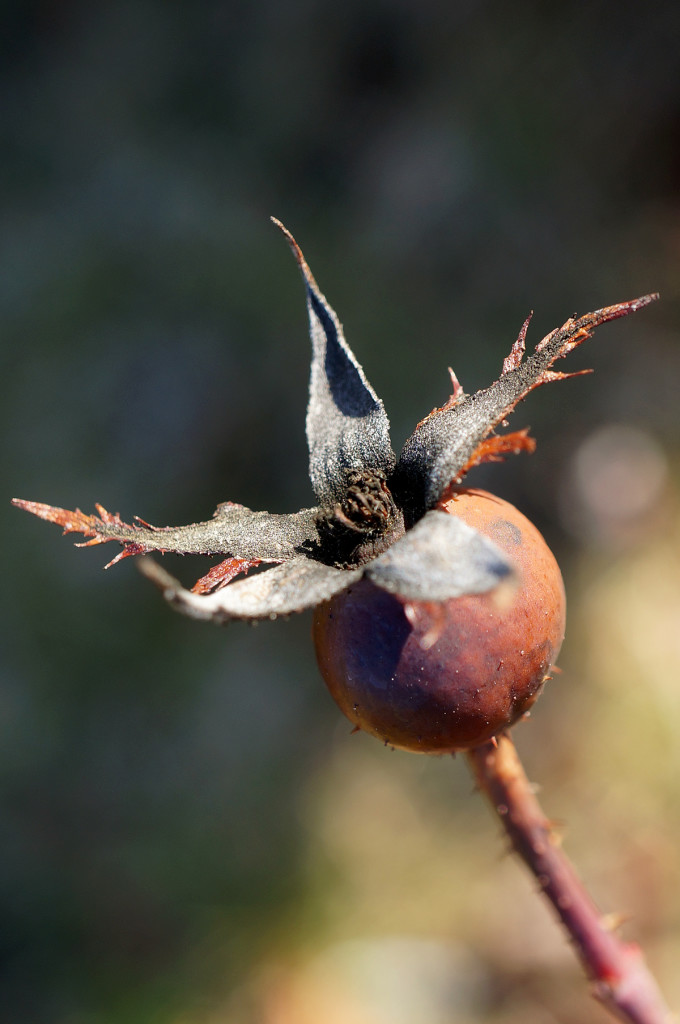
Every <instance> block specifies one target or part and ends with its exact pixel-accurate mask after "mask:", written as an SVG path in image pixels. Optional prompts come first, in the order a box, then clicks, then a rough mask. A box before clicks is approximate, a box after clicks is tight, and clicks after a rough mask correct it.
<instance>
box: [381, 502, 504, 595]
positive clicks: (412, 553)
mask: <svg viewBox="0 0 680 1024" xmlns="http://www.w3.org/2000/svg"><path fill="white" fill-rule="evenodd" d="M366 576H367V577H368V579H370V580H371V582H372V583H375V584H376V585H377V586H379V587H382V589H383V590H387V591H389V592H390V593H391V594H396V595H398V596H399V597H401V598H403V599H404V600H405V601H408V602H411V601H425V602H428V601H447V600H449V599H450V598H453V597H462V596H463V595H464V594H483V593H486V592H487V591H490V590H494V589H495V588H496V587H498V586H499V585H500V584H501V583H504V582H510V581H511V579H512V576H513V569H512V567H511V565H510V563H509V562H508V560H507V559H506V558H505V555H504V554H503V553H502V551H501V550H500V548H498V547H497V546H496V545H495V544H493V543H492V542H491V541H490V540H488V538H486V537H483V536H482V534H481V533H479V532H478V531H477V530H474V529H472V527H470V526H468V525H467V524H466V523H464V522H463V521H462V520H461V519H457V518H456V517H455V516H451V515H448V514H447V513H446V512H440V511H438V510H433V511H431V512H428V513H427V514H426V515H425V516H424V517H423V518H422V519H421V520H420V521H419V522H417V523H416V525H415V526H414V527H413V529H412V530H409V531H408V533H406V534H405V535H404V536H403V537H402V538H401V539H400V540H398V541H396V542H395V543H394V544H393V545H392V546H391V547H389V548H388V549H387V551H384V552H383V554H381V555H379V556H378V557H377V558H375V559H374V560H373V561H372V562H370V563H369V565H368V566H367V567H366Z"/></svg>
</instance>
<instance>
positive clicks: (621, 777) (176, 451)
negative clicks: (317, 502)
mask: <svg viewBox="0 0 680 1024" xmlns="http://www.w3.org/2000/svg"><path fill="white" fill-rule="evenodd" d="M679 29H680V15H679V14H678V11H677V5H676V4H671V3H670V2H663V3H661V4H658V5H655V7H654V9H653V11H652V9H648V8H645V7H642V6H640V5H628V6H627V7H626V6H625V5H623V6H622V5H614V4H604V3H597V2H596V3H592V4H589V5H559V4H558V5H554V4H552V5H551V4H548V5H545V4H539V3H536V4H531V3H519V4H513V5H508V4H503V3H500V2H491V3H482V2H481V0H477V2H474V0H472V2H465V3H453V4H440V3H435V2H433V0H421V2H420V3H419V4H417V5H416V4H408V3H404V2H398V3H392V4H388V3H377V2H374V0H369V2H368V3H367V2H361V3H359V2H348V3H343V4H337V3H331V2H330V0H319V2H316V3H310V2H305V0H286V3H278V2H276V3H275V2H271V0H265V2H262V3H259V4H256V5H248V4H239V3H210V2H207V3H203V4H190V3H174V4H167V3H163V2H161V0H140V2H131V0H130V2H123V3H116V4H101V5H100V4H86V3H84V2H81V0H71V2H69V0H66V2H61V3H54V2H48V0H43V2H38V0H36V2H29V3H26V2H18V0H14V2H11V0H9V2H7V3H5V4H4V5H3V7H2V31H1V32H0V48H1V49H2V61H1V62H0V83H1V90H2V91H1V98H2V102H1V103H0V138H1V140H2V154H3V156H2V161H1V163H0V183H1V188H2V200H3V215H2V220H1V224H2V226H1V228H0V246H1V247H2V255H3V260H2V264H3V271H2V275H1V276H0V312H1V314H2V329H3V338H4V341H3V349H2V363H3V374H2V379H3V385H4V394H3V401H2V416H3V419H4V430H3V440H4V445H3V447H2V477H3V480H4V481H5V482H6V484H7V488H6V501H5V510H6V515H5V517H4V518H3V524H4V536H5V545H4V550H5V566H6V568H5V586H4V587H3V593H4V599H5V600H4V614H3V618H2V621H3V632H4V640H3V648H4V652H5V657H4V667H3V675H2V681H1V689H0V751H1V753H0V795H1V797H2V805H3V809H2V814H1V816H0V914H1V916H2V920H3V928H2V937H1V940H0V942H1V945H2V948H1V950H0V954H1V958H2V960H1V971H2V974H1V977H0V1004H1V1005H2V1007H3V1010H2V1015H3V1020H7V1021H8V1022H19V1021H21V1022H22V1024H23V1022H25V1021H27V1020H30V1021H32V1022H36V1024H41V1022H48V1021H49V1022H58V1024H81V1022H85V1021H87V1022H97V1024H100V1022H101V1024H119V1022H120V1024H122V1022H125V1024H127V1022H131V1021H132V1022H134V1021H140V1022H144V1024H146V1022H149V1021H159V1022H178V1024H179V1022H181V1024H218V1022H219V1024H251V1022H256V1021H257V1022H264V1024H307V1022H308V1021H309V1022H312V1021H313V1022H316V1021H319V1020H323V1021H324V1022H325V1024H350V1022H351V1024H383V1022H386V1021H389V1022H390V1024H420V1022H421V1021H423V1020H427V1021H428V1022H429V1024H439V1022H440V1021H441V1022H444V1021H446V1022H447V1024H454V1022H458V1021H460V1022H466V1024H474V1022H481V1021H494V1022H497V1024H520V1022H521V1024H544V1022H545V1024H547V1022H549V1021H550V1022H552V1021H557V1020H559V1021H560V1022H561V1024H569V1022H577V1021H578V1022H579V1024H584V1022H586V1021H590V1020H592V1021H596V1020H600V1019H601V1017H602V1015H601V1011H599V1010H598V1008H597V1007H595V1006H594V1005H592V1006H591V1005H590V1004H589V1002H588V999H587V996H586V994H585V985H584V983H583V981H582V979H581V976H580V973H579V969H578V967H577V966H576V964H575V963H574V961H573V958H572V954H571V951H570V950H569V949H568V947H567V945H566V943H565V942H564V940H563V939H562V936H561V935H560V934H559V933H558V931H557V928H556V927H555V925H554V923H553V922H552V920H551V919H550V916H549V914H548V912H547V911H546V910H545V908H544V907H542V906H541V905H540V904H539V901H538V899H537V898H536V897H535V896H534V894H533V892H532V888H531V885H530V884H528V883H527V880H526V879H525V878H524V877H523V874H522V869H521V867H520V866H519V865H518V864H516V863H515V862H514V861H513V860H512V859H510V858H507V857H506V858H505V859H504V858H503V857H502V856H501V846H500V844H499V840H498V835H497V830H496V827H495V826H494V824H493V822H492V821H491V819H490V817H489V815H488V813H487V810H486V808H485V807H484V806H483V805H482V803H481V801H480V800H479V799H477V798H476V797H475V796H474V795H473V794H472V793H471V791H470V790H471V786H470V783H469V778H468V775H467V772H466V769H465V766H464V765H463V764H462V763H460V764H459V763H452V762H451V761H450V759H448V758H446V759H441V760H437V759H425V758H418V757H415V756H412V755H407V754H402V753H396V752H390V751H387V750H385V749H383V748H381V747H380V746H379V745H378V744H377V743H375V741H373V740H371V739H369V738H367V737H364V736H350V735H349V728H348V726H347V725H346V723H344V721H341V720H339V718H338V715H337V712H336V711H335V709H334V707H333V706H332V705H331V702H330V700H329V698H328V697H327V696H326V694H325V693H324V691H323V688H322V684H321V683H320V681H319V679H318V676H317V673H316V668H315V666H314V663H313V655H312V651H311V645H310V643H309V637H308V633H309V622H308V620H307V619H306V618H305V617H301V618H300V619H294V620H291V621H289V622H287V623H273V624H267V625H264V626H261V627H259V628H258V629H257V630H249V629H248V628H246V627H243V626H239V625H234V626H231V627H230V628H229V629H227V630H216V629H210V628H207V627H202V626H201V625H199V624H195V623H191V622H185V621H182V620H180V619H179V618H177V617H175V616H173V615H172V613H171V612H170V611H169V610H168V609H167V608H166V607H164V606H163V605H162V603H161V601H160V600H159V598H158V596H157V595H156V594H155V593H153V592H151V591H150V590H149V589H147V587H146V585H145V584H144V582H143V581H142V580H141V579H140V578H139V577H138V576H137V574H136V573H135V571H134V568H133V567H132V566H131V565H129V564H126V565H123V566H121V567H119V568H117V569H115V570H113V571H112V572H111V573H109V574H106V575H102V573H101V571H100V566H101V565H102V564H103V560H104V559H103V557H102V552H101V551H98V550H97V549H94V550H93V551H89V552H81V553H78V554H76V553H74V552H73V551H72V550H71V545H70V543H69V542H67V541H61V542H60V541H59V539H58V538H57V537H56V536H55V535H54V532H53V531H52V530H49V529H47V528H45V527H43V526H42V525H41V524H38V523H36V522H35V521H34V520H30V519H29V518H28V517H27V516H22V515H20V513H19V512H17V511H15V510H10V509H8V507H7V503H8V501H9V498H10V497H12V496H14V495H17V496H21V497H30V498H35V499H37V500H42V501H47V502H51V503H54V504H57V505H64V506H67V507H72V505H73V504H75V503H78V504H80V505H81V507H83V508H87V509H89V508H91V506H92V503H93V502H94V501H95V500H100V501H102V502H103V503H104V504H105V505H106V506H107V507H108V508H111V509H113V510H118V511H120V512H121V514H123V515H127V516H129V515H130V514H132V513H134V512H138V513H139V514H140V515H143V516H144V517H145V518H146V519H148V520H150V521H151V522H159V523H162V522H186V521H192V520H195V519H196V518H200V517H203V516H206V515H209V514H210V513H211V511H212V509H213V508H214V506H215V504H216V503H217V502H218V501H222V500H226V499H231V500H234V501H241V502H243V503H245V504H248V505H252V506H254V507H257V508H269V509H271V510H272V511H284V510H291V509H294V508H295V509H296V508H299V507H300V506H301V505H305V504H308V503H309V502H310V500H311V495H310V493H309V490H308V483H307V482H306V481H307V478H306V466H305V460H306V452H305V447H304V433H303V426H304V424H303V420H304V406H305V392H306V375H307V361H308V342H307V338H306V320H305V310H304V298H303V290H302V286H301V283H300V281H299V279H298V277H297V271H296V268H295V266H294V264H293V262H292V261H291V259H290V255H289V253H288V251H287V249H286V247H285V245H284V244H283V243H282V241H281V239H280V238H279V236H278V235H277V233H276V232H275V231H274V230H273V229H272V228H271V227H270V225H269V223H268V220H267V217H268V215H269V214H270V213H273V214H276V215H277V216H279V217H281V218H282V219H283V220H284V221H285V222H286V223H287V224H288V225H289V226H290V227H291V229H292V230H294V232H295V233H296V235H297V237H298V239H299V241H300V243H301V244H302V245H303V247H304V250H305V253H306V254H307V256H308V257H309V259H310V261H311V263H312V266H313V268H314V271H315V274H316V275H317V278H318V280H319V283H320V285H321V287H322V288H323V289H324V290H325V291H326V293H327V294H328V296H329V298H330V299H331V301H332V302H333V304H334V305H335V307H336V308H337V309H338V311H339V313H340V316H341V317H342V319H343V322H344V324H345V327H346V331H347V334H348V337H349V339H350V342H351V344H352V346H353V347H354V348H355V350H356V352H357V355H358V357H359V359H360V360H361V361H362V363H363V364H364V366H365V368H366V371H367V374H368V376H369V378H370V379H371V381H372V382H373V383H374V385H375V387H376V389H377V390H378V391H379V393H380V394H381V396H382V397H383V398H384V399H385V404H386V407H387V409H388V412H389V414H390V416H391V419H392V423H393V432H394V438H395V443H396V444H399V443H400V442H401V441H402V440H403V439H404V438H405V437H406V435H407V432H408V431H410V429H412V427H413V424H414V423H415V422H416V420H417V419H419V418H420V417H422V415H424V414H425V413H426V412H428V411H429V410H430V409H431V408H432V406H433V405H434V404H438V403H440V402H441V401H442V400H443V399H444V398H445V397H446V396H447V394H448V387H449V384H448V375H447V374H446V367H447V365H449V364H450V365H452V366H453V367H454V368H455V370H456V372H457V373H458V376H459V377H460V379H461V381H462V383H463V384H464V386H465V387H466V389H467V390H472V389H475V388H477V387H481V386H484V385H486V384H487V383H489V382H490V381H491V380H492V379H493V378H494V377H495V376H497V374H498V371H499V370H500V364H501V361H502V358H503V356H504V355H505V354H506V353H507V351H508V348H509V344H510V343H511V342H512V340H513V339H514V337H515V336H516V332H517V330H518V328H519V326H520V324H521V323H522V320H523V319H524V317H525V316H526V313H527V311H528V309H530V308H534V309H535V310H536V316H535V319H534V324H533V325H532V328H531V332H532V335H533V340H534V341H536V340H537V339H538V338H540V337H541V336H542V335H543V334H544V333H546V331H547V330H548V329H550V328H551V327H553V326H556V325H557V324H558V323H561V322H562V321H563V320H564V319H565V317H566V316H567V315H568V314H570V313H572V312H574V311H575V310H578V311H579V312H584V311H586V310H588V309H592V308H595V307H597V306H600V305H604V304H606V303H611V302H616V301H619V300H622V299H627V298H631V297H632V296H634V295H638V294H642V293H643V292H646V291H651V290H656V289H658V290H660V291H661V293H662V304H660V305H658V306H657V307H655V308H653V309H650V310H646V311H644V312H643V313H642V314H639V315H638V316H636V317H634V318H632V319H631V320H629V321H626V322H621V323H617V324H615V325H612V326H610V327H607V328H604V329H603V330H602V331H600V332H599V334H598V336H597V338H596V339H594V340H593V341H592V342H590V343H588V345H587V346H584V348H583V349H582V350H581V353H579V354H577V355H575V356H574V357H572V358H573V359H574V360H575V362H574V364H573V367H574V368H576V365H579V366H593V367H595V368H596V371H597V372H596V374H595V375H594V376H593V377H590V378H581V379H580V380H578V381H572V382H568V383H566V384H564V385H559V386H557V385H555V386H553V387H551V388H550V389H545V393H544V394H541V393H537V394H535V395H533V396H532V397H531V399H530V402H529V404H527V405H526V406H523V407H521V409H520V410H519V411H518V412H517V413H516V414H515V417H514V423H513V425H514V426H515V427H517V428H518V427H521V426H524V425H525V424H527V423H530V424H531V426H532V428H533V430H534V433H535V434H536V435H537V437H538V439H539V448H538V451H537V453H536V455H534V456H533V457H532V458H531V459H524V460H516V461H514V462H510V463H508V464H506V465H505V466H503V467H491V468H488V469H485V470H484V471H483V472H482V471H480V472H478V473H477V474H476V476H475V477H474V478H471V480H472V479H474V482H475V483H477V484H480V485H486V486H490V487H492V488H494V489H496V490H498V492H499V493H501V494H503V496H505V497H508V498H509V499H511V500H513V501H514V502H515V503H517V504H518V505H519V506H520V507H521V508H522V510H523V511H524V512H525V513H527V514H528V515H530V516H532V517H533V518H534V519H535V520H536V522H537V524H538V525H539V526H540V527H541V528H542V529H543V530H544V532H545V533H546V536H547V537H548V539H549V540H550V542H551V543H552V544H553V546H554V547H555V550H556V551H557V553H558V555H559V557H560V560H561V562H562V565H563V567H564V571H565V577H566V582H567V591H568V595H569V602H570V620H569V627H568V636H567V642H566V644H565V648H564V654H563V657H562V659H561V663H562V665H563V668H564V669H565V672H564V674H563V675H562V676H561V677H560V678H559V680H558V681H555V682H554V683H552V684H551V685H550V687H549V689H548V691H547V693H546V695H545V696H544V697H543V698H542V700H541V702H540V703H539V704H538V706H537V708H536V710H535V712H534V714H533V717H532V718H531V720H530V721H529V722H528V723H526V724H523V725H521V726H520V727H519V728H518V729H517V731H516V738H517V742H518V745H519V747H520V750H521V751H522V752H523V754H525V756H526V759H527V762H528V765H529V769H530V772H531V774H532V776H533V777H535V778H537V779H540V780H541V782H542V783H543V799H544V804H545V807H546V810H547V811H548V813H549V814H552V815H554V817H555V818H558V819H563V820H565V821H566V822H567V823H568V830H567V834H566V843H567V849H568V851H569V852H570V854H572V855H573V857H574V859H575V860H576V862H577V864H578V865H579V867H580V870H581V873H582V874H583V876H584V877H585V879H586V880H587V881H588V882H589V883H590V885H591V886H592V889H593V890H594V893H595V895H596V897H597V899H598V900H599V902H600V903H601V905H602V906H603V908H605V909H612V910H621V911H623V912H630V913H631V914H632V918H633V920H632V923H630V924H629V925H627V926H626V930H627V933H628V934H629V935H631V936H635V937H637V938H638V939H640V940H641V941H642V942H643V944H644V945H645V946H646V948H647V950H648V953H649V959H650V961H651V963H652V966H653V967H654V968H655V969H656V970H657V972H658V974H659V976H660V978H661V981H662V984H663V986H664V987H665V989H666V994H667V996H668V998H669V1001H670V1002H671V1004H674V1005H675V1006H676V1007H677V1006H678V1005H680V984H679V982H678V974H677V962H678V957H679V955H680V948H679V947H680V925H679V921H680V895H679V894H680V877H679V870H680V869H679V867H678V858H677V850H678V848H680V815H679V813H678V808H679V807H680V783H679V782H678V780H679V779H680V771H679V770H678V763H677V762H678V756H679V755H678V753H677V735H678V731H679V728H680V696H679V695H680V683H678V679H677V666H678V661H679V659H680V649H679V647H678V643H679V641H678V637H679V636H680V631H679V630H678V622H679V621H680V572H679V571H678V570H679V562H680V554H679V552H680V547H679V528H680V527H679V520H680V508H679V503H678V477H677V465H678V446H679V441H680V436H679V427H680V421H679V418H678V412H677V409H678V398H677V396H678V387H679V384H680V347H679V346H678V335H677V325H678V307H679V304H680V303H679V300H680V295H679V284H678V282H679V281H680V272H679V271H680V195H679V185H680V142H679V140H680V133H679V127H680V74H679V70H680V68H679V60H678V31H679ZM281 424H284V425H285V430H284V429H279V428H280V425H281ZM179 568H180V570H185V571H186V579H187V580H191V579H192V578H194V577H195V576H196V575H198V574H199V572H200V571H201V570H203V569H204V565H203V564H200V565H199V566H198V567H197V569H198V571H196V572H194V571H193V569H194V567H193V566H188V565H185V566H182V565H180V566H179Z"/></svg>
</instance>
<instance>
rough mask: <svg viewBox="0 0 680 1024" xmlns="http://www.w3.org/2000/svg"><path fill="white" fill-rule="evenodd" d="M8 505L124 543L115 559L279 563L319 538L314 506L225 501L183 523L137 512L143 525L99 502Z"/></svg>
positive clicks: (69, 529)
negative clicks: (276, 507)
mask: <svg viewBox="0 0 680 1024" xmlns="http://www.w3.org/2000/svg"><path fill="white" fill-rule="evenodd" d="M13 504H14V505H17V506H18V507H19V508H22V509H24V510H25V511H26V512H32V513H33V515H36V516H38V517H39V518H40V519H45V520H47V521H48V522H51V523H57V525H59V526H62V527H63V529H64V533H82V534H83V535H84V536H85V537H89V538H91V539H90V540H89V541H87V542H86V545H85V546H88V545H91V544H105V543H107V542H108V541H118V543H119V544H122V545H123V548H124V550H123V552H121V555H120V556H119V558H125V557H126V556H127V555H136V554H141V553H142V552H145V551H161V552H164V553H166V552H172V553H173V554H181V555H190V554H197V555H231V556H234V557H236V558H240V559H246V560H250V559H258V560H259V561H262V562H281V561H285V560H286V559H289V558H294V557H295V556H296V555H298V554H300V553H301V552H304V551H309V550H312V549H314V548H315V547H316V546H317V545H318V540H319V538H318V532H317V527H316V517H317V512H318V510H317V509H314V508H312V509H303V510H302V511H300V512H294V513H290V514H283V515H281V514H277V513H271V512H253V511H252V509H249V508H245V507H244V506H243V505H237V504H234V503H233V502H225V503H224V504H222V505H219V506H218V508H217V511H216V512H215V515H214V517H213V518H212V519H210V520H208V521H206V522H202V523H190V524H189V525H187V526H151V525H149V524H148V523H144V520H140V519H139V518H138V517H136V518H137V519H138V523H144V525H143V526H142V525H137V523H133V524H132V525H131V524H129V523H125V522H123V520H122V519H121V518H120V516H119V515H117V514H114V513H111V512H107V511H106V509H105V508H104V507H103V506H102V505H96V506H95V507H96V509H97V512H98V515H87V514H85V513H84V512H81V511H80V509H75V511H73V512H71V511H69V510H68V509H63V508H56V507H54V506H52V505H44V504H42V503H40V502H36V501H25V500H24V499H22V498H14V499H13ZM119 558H117V559H114V560H113V562H116V561H118V560H119ZM113 562H110V563H109V564H110V565H112V564H113Z"/></svg>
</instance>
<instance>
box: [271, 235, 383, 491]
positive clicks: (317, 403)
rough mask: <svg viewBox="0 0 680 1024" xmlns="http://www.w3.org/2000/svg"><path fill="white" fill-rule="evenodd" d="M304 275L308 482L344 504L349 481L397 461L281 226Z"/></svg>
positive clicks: (354, 365) (335, 322)
mask: <svg viewBox="0 0 680 1024" xmlns="http://www.w3.org/2000/svg"><path fill="white" fill-rule="evenodd" d="M272 220H273V222H274V223H275V224H276V225H277V227H279V228H280V229H281V231H282V232H283V234H284V235H285V237H286V239H287V240H288V243H289V245H290V247H291V249H292V251H293V254H294V256H295V258H296V260H297V262H298V266H299V267H300V270H301V271H302V276H303V278H304V282H305V288H306V291H307V308H308V311H309V331H310V336H311V341H312V366H311V373H310V379H309V404H308V406H307V444H308V447H309V476H310V479H311V482H312V487H313V488H314V493H315V494H316V496H317V498H318V499H319V501H320V502H321V504H322V505H325V506H329V505H331V504H333V502H336V501H340V500H341V499H342V496H343V492H344V489H345V484H346V479H347V475H348V474H349V473H350V472H351V471H353V470H358V471H364V470H371V471H376V470H378V471H381V472H383V473H385V474H386V475H388V474H389V473H391V471H392V470H393V469H394V465H395V462H396V458H395V455H394V452H393V450H392V445H391V443H390V425H389V421H388V419H387V414H386V412H385V408H384V406H383V403H382V402H381V401H380V399H379V398H378V396H377V395H376V393H375V391H374V390H373V388H372V387H371V385H370V384H369V382H368V380H367V379H366V375H365V373H364V371H363V369H362V368H361V366H360V364H359V362H358V361H357V359H356V357H355V356H354V353H353V352H352V350H351V349H350V347H349V345H348V344H347V342H346V341H345V336H344V334H343V330H342V325H341V323H340V321H339V319H338V317H337V315H336V313H335V311H334V310H333V309H332V307H331V306H330V305H329V303H328V302H327V300H326V298H325V297H324V296H323V295H322V293H321V292H320V291H319V287H318V285H317V283H316V281H315V280H314V277H313V276H312V273H311V271H310V269H309V267H308V266H307V263H306V261H305V258H304V256H303V255H302V252H301V250H300V247H299V245H298V244H297V242H296V241H295V239H294V238H293V236H292V235H291V233H290V232H289V231H288V230H287V229H286V228H285V227H284V226H283V224H281V222H280V221H278V220H276V219H275V218H272Z"/></svg>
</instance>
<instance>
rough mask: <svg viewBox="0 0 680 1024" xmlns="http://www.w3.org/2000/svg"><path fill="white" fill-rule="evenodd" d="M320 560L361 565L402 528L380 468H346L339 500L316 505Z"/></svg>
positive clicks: (397, 511)
mask: <svg viewBox="0 0 680 1024" xmlns="http://www.w3.org/2000/svg"><path fill="white" fill-rule="evenodd" d="M317 525H318V529H319V536H320V538H321V542H322V547H323V560H324V561H328V562H330V563H331V564H335V565H341V566H349V565H362V564H363V563H364V562H367V561H369V560H370V559H371V558H375V556H376V555H377V554H379V553H380V552H381V551H384V550H385V549H386V548H387V547H389V545H390V544H392V543H393V542H394V541H395V540H396V539H397V537H400V536H401V535H402V534H403V532H404V521H403V516H402V514H401V512H400V510H399V509H398V508H397V505H396V504H395V501H394V498H393V497H392V492H391V491H390V489H389V487H388V485H387V477H386V475H385V473H384V472H383V471H382V470H381V469H361V470H358V469H356V470H350V471H349V472H348V473H347V475H346V481H345V490H344V494H343V496H342V498H341V499H340V501H338V502H336V503H335V504H334V505H332V506H331V507H330V508H322V509H319V513H318V516H317Z"/></svg>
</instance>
